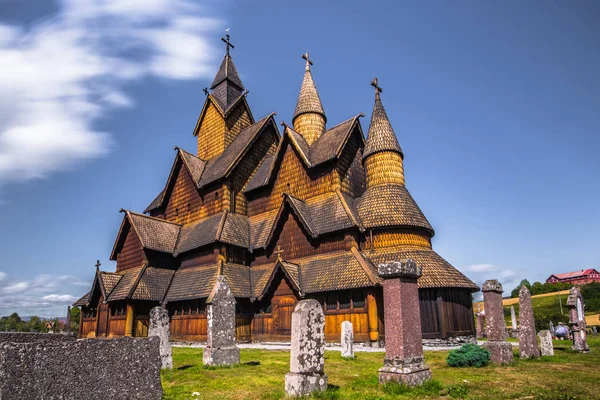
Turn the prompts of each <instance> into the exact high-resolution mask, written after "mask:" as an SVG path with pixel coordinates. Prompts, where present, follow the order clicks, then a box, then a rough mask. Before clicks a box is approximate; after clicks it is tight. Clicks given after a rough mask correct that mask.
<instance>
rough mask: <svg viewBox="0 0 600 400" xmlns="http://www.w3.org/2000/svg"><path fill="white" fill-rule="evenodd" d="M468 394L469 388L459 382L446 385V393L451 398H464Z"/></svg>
mask: <svg viewBox="0 0 600 400" xmlns="http://www.w3.org/2000/svg"><path fill="white" fill-rule="evenodd" d="M484 350H485V349H484ZM486 351H487V350H486ZM468 394H469V388H468V387H466V386H465V385H462V384H460V385H451V386H448V395H449V396H450V397H451V398H453V399H464V398H465V397H467V396H468Z"/></svg>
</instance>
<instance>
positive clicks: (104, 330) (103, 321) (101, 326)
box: [96, 304, 108, 337]
mask: <svg viewBox="0 0 600 400" xmlns="http://www.w3.org/2000/svg"><path fill="white" fill-rule="evenodd" d="M107 335H108V304H100V306H99V307H98V330H97V331H96V337H105V336H107Z"/></svg>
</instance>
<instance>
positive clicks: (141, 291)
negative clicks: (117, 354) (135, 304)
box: [129, 267, 175, 302]
mask: <svg viewBox="0 0 600 400" xmlns="http://www.w3.org/2000/svg"><path fill="white" fill-rule="evenodd" d="M174 274H175V271H174V270H171V269H164V268H154V267H148V268H146V269H145V270H144V271H143V273H142V276H141V278H140V279H139V280H138V281H137V284H136V285H135V288H134V289H133V291H132V292H131V295H130V296H129V298H131V299H133V300H149V301H158V302H162V301H163V299H164V298H165V295H166V294H167V290H168V289H169V285H170V284H171V280H172V279H173V275H174Z"/></svg>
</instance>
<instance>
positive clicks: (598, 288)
mask: <svg viewBox="0 0 600 400" xmlns="http://www.w3.org/2000/svg"><path fill="white" fill-rule="evenodd" d="M581 295H582V296H583V302H584V303H585V312H586V313H587V312H591V313H596V312H599V311H600V282H592V283H588V284H587V285H583V286H582V287H581Z"/></svg>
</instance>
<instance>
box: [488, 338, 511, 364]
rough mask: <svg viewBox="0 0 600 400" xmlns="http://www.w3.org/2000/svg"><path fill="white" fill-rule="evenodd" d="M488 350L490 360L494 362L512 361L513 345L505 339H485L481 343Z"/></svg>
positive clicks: (506, 362) (504, 362) (505, 362)
mask: <svg viewBox="0 0 600 400" xmlns="http://www.w3.org/2000/svg"><path fill="white" fill-rule="evenodd" d="M483 347H485V348H486V349H487V350H488V351H489V352H490V361H492V362H493V363H496V364H508V363H509V362H511V361H513V359H514V357H513V347H512V344H510V343H509V342H505V341H498V342H493V341H487V342H485V343H484V344H483Z"/></svg>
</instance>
